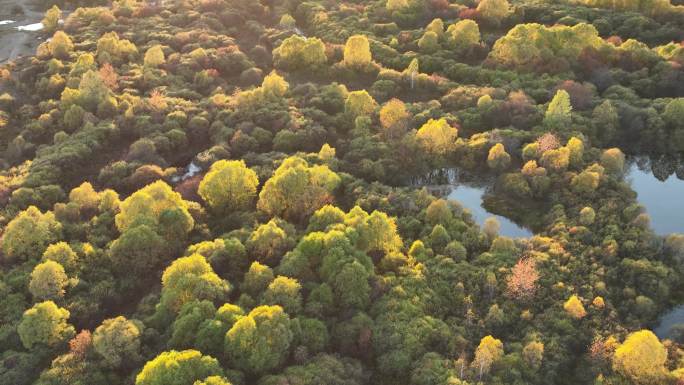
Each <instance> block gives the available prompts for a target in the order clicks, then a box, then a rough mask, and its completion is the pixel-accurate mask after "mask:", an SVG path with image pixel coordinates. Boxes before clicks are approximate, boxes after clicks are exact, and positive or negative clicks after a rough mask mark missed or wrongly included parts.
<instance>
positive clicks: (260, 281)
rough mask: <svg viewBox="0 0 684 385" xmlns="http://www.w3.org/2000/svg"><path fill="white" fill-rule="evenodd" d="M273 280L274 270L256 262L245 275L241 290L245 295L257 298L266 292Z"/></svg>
mask: <svg viewBox="0 0 684 385" xmlns="http://www.w3.org/2000/svg"><path fill="white" fill-rule="evenodd" d="M273 279H274V274H273V269H271V268H270V267H268V266H266V265H262V264H261V263H259V262H256V261H254V262H252V265H251V266H249V270H247V273H245V278H244V280H243V282H242V286H241V287H240V289H241V290H242V292H243V293H246V294H248V295H251V296H252V297H254V298H257V297H259V295H260V294H261V293H262V292H263V291H264V290H266V288H267V287H268V285H269V284H270V283H271V282H272V281H273Z"/></svg>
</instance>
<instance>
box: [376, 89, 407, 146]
mask: <svg viewBox="0 0 684 385" xmlns="http://www.w3.org/2000/svg"><path fill="white" fill-rule="evenodd" d="M410 117H411V115H410V114H409V113H408V111H406V104H404V102H402V101H401V100H399V99H392V100H390V101H389V102H387V103H385V105H384V106H382V108H381V109H380V125H382V128H383V129H384V134H385V136H387V137H388V138H396V137H401V136H402V135H403V134H404V133H405V132H406V128H407V126H408V120H409V119H410Z"/></svg>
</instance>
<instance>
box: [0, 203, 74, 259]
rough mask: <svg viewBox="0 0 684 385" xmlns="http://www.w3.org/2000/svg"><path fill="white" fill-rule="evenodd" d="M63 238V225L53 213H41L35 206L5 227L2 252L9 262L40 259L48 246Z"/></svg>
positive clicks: (21, 213)
mask: <svg viewBox="0 0 684 385" xmlns="http://www.w3.org/2000/svg"><path fill="white" fill-rule="evenodd" d="M61 236H62V225H61V224H60V223H59V222H57V221H56V220H55V215H54V214H53V213H52V212H47V213H45V214H43V213H41V212H40V210H38V208H36V207H35V206H30V207H29V208H27V209H26V210H24V211H22V212H20V213H19V214H18V215H17V216H16V217H14V219H12V220H11V221H10V222H9V223H8V224H7V226H6V227H5V232H4V234H3V236H2V252H3V254H4V257H5V260H6V261H8V262H12V261H16V260H21V261H23V260H26V259H29V258H35V259H38V258H39V257H40V256H41V255H42V254H43V252H44V251H45V249H46V248H47V245H49V244H51V243H54V242H55V241H57V240H58V239H59V238H60V237H61Z"/></svg>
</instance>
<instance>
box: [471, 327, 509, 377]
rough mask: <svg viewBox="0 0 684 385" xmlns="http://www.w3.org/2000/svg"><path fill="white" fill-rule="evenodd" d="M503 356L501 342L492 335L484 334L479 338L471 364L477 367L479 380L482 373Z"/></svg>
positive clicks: (487, 370) (486, 371)
mask: <svg viewBox="0 0 684 385" xmlns="http://www.w3.org/2000/svg"><path fill="white" fill-rule="evenodd" d="M502 356H503V343H502V342H501V340H498V339H496V338H494V337H492V336H486V337H484V338H482V340H480V345H479V346H478V347H477V350H475V359H474V360H473V366H475V367H476V368H477V371H478V373H479V375H478V376H479V378H480V380H481V379H482V375H483V374H485V373H488V372H489V370H490V369H491V367H492V364H494V363H495V362H496V361H498V360H499V359H500V358H501V357H502Z"/></svg>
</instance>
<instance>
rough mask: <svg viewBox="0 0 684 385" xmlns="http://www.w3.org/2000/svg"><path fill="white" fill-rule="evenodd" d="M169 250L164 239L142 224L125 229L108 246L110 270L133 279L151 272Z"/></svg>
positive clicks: (165, 258)
mask: <svg viewBox="0 0 684 385" xmlns="http://www.w3.org/2000/svg"><path fill="white" fill-rule="evenodd" d="M169 252H170V250H169V247H168V245H167V242H166V240H164V238H162V237H161V236H160V235H159V234H157V233H156V232H155V231H154V230H153V228H152V227H151V226H148V225H144V224H143V225H139V226H135V227H132V228H128V229H126V230H125V231H124V232H123V233H122V234H121V236H120V237H119V238H118V239H116V240H115V241H114V242H112V244H111V246H110V248H109V255H110V257H111V262H112V265H111V266H112V270H113V271H114V272H116V273H119V274H121V275H122V276H123V277H131V278H134V279H139V278H140V277H144V276H145V275H147V274H150V273H152V272H153V271H154V270H155V269H156V268H158V267H159V265H160V264H161V263H162V262H164V261H165V260H168V258H169V255H168V254H169Z"/></svg>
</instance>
